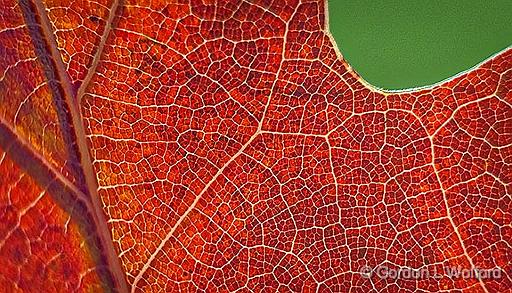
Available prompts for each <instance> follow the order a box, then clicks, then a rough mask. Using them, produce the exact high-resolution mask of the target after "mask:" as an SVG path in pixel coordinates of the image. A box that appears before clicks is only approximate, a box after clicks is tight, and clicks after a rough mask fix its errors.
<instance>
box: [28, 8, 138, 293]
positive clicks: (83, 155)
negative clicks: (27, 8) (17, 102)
mask: <svg viewBox="0 0 512 293" xmlns="http://www.w3.org/2000/svg"><path fill="white" fill-rule="evenodd" d="M34 4H35V10H36V11H35V13H37V15H38V16H39V18H40V25H41V31H42V34H43V37H44V39H45V40H46V41H47V42H48V49H49V52H50V54H51V57H52V59H53V60H54V62H55V71H56V72H57V77H58V79H59V81H60V83H61V86H62V89H63V91H64V96H65V99H66V102H67V104H68V105H69V111H70V114H71V115H70V116H71V120H72V121H71V123H72V125H73V129H74V130H75V135H76V140H77V147H78V151H79V152H80V163H81V166H82V169H83V172H84V177H85V181H86V184H87V189H88V191H89V196H90V202H91V204H92V215H93V217H94V219H93V220H94V222H95V224H96V227H97V231H98V236H99V237H100V241H101V243H102V245H103V249H104V250H105V251H104V253H105V255H106V257H107V262H108V265H109V269H110V271H111V273H112V275H113V277H114V281H115V283H116V285H117V286H118V288H117V289H118V290H119V291H120V292H127V291H128V287H127V284H126V277H125V274H124V272H123V270H122V267H121V262H120V260H119V257H118V256H117V253H116V250H115V248H114V243H113V241H112V238H111V233H110V230H109V228H108V226H107V221H106V219H105V214H104V212H103V208H102V204H101V201H100V198H99V196H98V183H97V181H96V174H95V173H94V170H93V167H92V161H91V158H90V154H89V148H88V146H87V138H86V135H85V131H84V127H83V124H82V117H81V115H80V111H79V107H78V105H79V103H77V100H76V99H74V95H73V90H72V86H71V81H70V79H69V75H68V74H67V72H66V70H65V66H64V62H63V61H62V56H61V54H60V52H59V50H58V47H57V41H56V39H55V35H54V34H53V31H52V29H51V23H50V19H49V18H48V15H47V14H46V11H45V8H44V5H43V3H42V2H41V0H35V1H34ZM117 4H118V2H117V1H116V2H115V3H114V4H113V6H114V7H113V9H117ZM113 14H114V12H112V13H111V15H110V16H109V19H111V18H113V16H112V15H113ZM105 30H107V29H106V28H105ZM98 58H99V57H98ZM91 71H92V68H91V69H90V71H89V72H91Z"/></svg>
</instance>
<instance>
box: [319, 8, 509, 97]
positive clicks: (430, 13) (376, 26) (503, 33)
mask: <svg viewBox="0 0 512 293" xmlns="http://www.w3.org/2000/svg"><path fill="white" fill-rule="evenodd" d="M328 5H329V6H328V8H329V26H330V31H331V33H332V34H333V36H334V38H335V39H336V42H337V44H338V47H339V49H340V51H341V52H342V54H343V56H344V58H345V59H346V60H347V61H348V62H349V63H350V65H351V66H352V67H353V68H354V69H355V70H356V71H357V72H358V73H359V74H360V75H361V76H362V77H363V78H364V79H365V80H366V81H368V82H369V83H370V84H372V85H374V86H376V87H380V88H384V89H403V88H410V87H418V86H423V85H428V84H432V83H435V82H438V81H441V80H443V79H446V78H448V77H450V76H452V75H454V74H456V73H459V72H461V71H463V70H466V69H468V68H471V67H472V66H474V65H476V64H478V63H480V62H481V61H483V60H484V59H486V58H488V57H489V56H491V55H493V54H495V53H497V52H499V51H501V50H502V49H504V48H506V47H507V46H510V45H511V44H512V0H478V1H477V0H466V1H458V0H445V1H439V0H402V1H399V0H386V1H380V0H377V1H376V0H350V1H349V0H329V4H328Z"/></svg>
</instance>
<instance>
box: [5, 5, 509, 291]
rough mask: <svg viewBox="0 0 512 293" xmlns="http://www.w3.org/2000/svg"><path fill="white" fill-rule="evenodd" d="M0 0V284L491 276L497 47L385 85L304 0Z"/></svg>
mask: <svg viewBox="0 0 512 293" xmlns="http://www.w3.org/2000/svg"><path fill="white" fill-rule="evenodd" d="M4 2H5V3H3V6H2V7H4V8H2V9H1V10H0V52H1V53H2V55H3V56H5V58H4V59H3V60H2V61H1V62H0V73H2V75H1V76H0V77H1V79H0V89H1V91H0V102H1V104H0V105H1V106H0V115H1V116H0V126H1V127H0V150H1V152H0V158H2V160H1V161H0V162H1V163H0V170H2V178H1V179H0V191H1V192H0V207H1V210H0V219H2V222H3V223H4V224H3V225H0V226H1V227H0V228H1V229H0V240H1V242H0V245H2V246H0V253H2V255H3V256H4V258H3V259H4V262H5V263H6V266H5V268H8V270H7V271H6V272H4V273H1V274H0V282H2V284H5V288H11V289H12V290H20V291H36V290H37V289H35V288H43V289H44V290H46V291H51V290H57V291H87V290H99V289H100V288H101V289H102V290H106V291H109V290H113V291H121V292H125V291H132V292H139V291H143V292H153V291H155V292H156V291H167V292H178V291H183V292H190V291H192V292H193V291H206V292H215V291H221V292H234V291H244V292H246V291H247V292H251V291H257V292H261V291H269V292H274V291H283V292H284V291H293V292H346V291H348V290H349V288H352V290H353V291H356V292H397V291H400V292H443V291H444V292H505V291H507V290H508V291H510V290H511V288H512V263H511V262H510V259H511V256H512V249H511V246H512V239H511V237H512V214H511V210H512V206H511V205H512V203H511V194H512V185H511V182H512V104H511V103H512V91H511V89H512V80H511V77H512V70H511V69H512V50H510V49H507V50H504V51H503V52H501V53H500V54H498V55H496V56H494V57H492V58H490V59H489V60H487V61H486V62H484V63H482V64H480V65H478V66H477V67H475V68H474V69H472V70H470V71H468V72H465V73H463V74H460V75H458V76H456V77H454V78H452V79H450V80H448V81H445V82H442V83H440V84H438V85H434V86H431V87H428V88H423V89H413V90H404V91H401V92H386V91H383V90H379V89H375V88H373V87H372V86H370V85H368V84H367V83H366V82H365V81H364V80H362V78H361V77H359V76H358V75H357V73H355V72H354V71H353V70H352V69H351V68H350V66H349V65H348V64H347V63H346V62H345V61H344V60H343V58H342V57H341V54H340V53H339V51H338V49H337V47H336V44H335V43H334V42H333V39H332V38H331V36H330V33H329V32H328V27H327V24H326V19H325V15H326V14H325V9H326V7H325V3H324V1H291V0H290V1H234V0H233V1H195V0H192V1H177V2H172V3H170V2H168V1H148V2H144V3H142V2H140V1H97V2H89V1H56V0H54V1H43V2H39V1H35V2H32V1H28V0H25V1H19V2H17V1H13V0H4ZM182 2H183V3H182ZM20 243H23V244H20ZM41 243H47V244H46V246H41V245H42V244H41ZM364 267H370V268H378V267H388V268H391V269H398V268H404V267H410V268H414V269H426V270H429V271H438V272H442V274H441V275H442V276H441V277H440V278H433V277H429V278H422V279H420V280H415V279H407V278H381V277H379V276H377V275H375V274H374V275H372V276H371V277H370V278H365V275H364V274H361V269H362V268H364ZM451 267H463V268H481V269H494V268H500V271H501V275H500V276H499V278H486V279H480V280H479V279H478V278H462V277H456V276H449V275H448V274H446V273H445V271H444V269H445V268H451ZM11 268H12V269H11ZM31 270H32V271H37V272H38V274H31V273H29V272H30V271H31Z"/></svg>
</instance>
